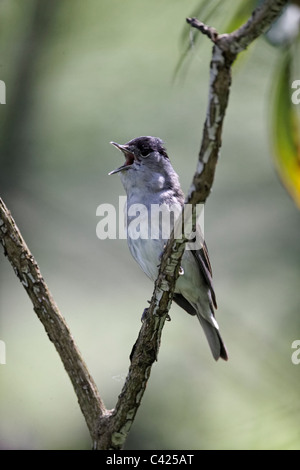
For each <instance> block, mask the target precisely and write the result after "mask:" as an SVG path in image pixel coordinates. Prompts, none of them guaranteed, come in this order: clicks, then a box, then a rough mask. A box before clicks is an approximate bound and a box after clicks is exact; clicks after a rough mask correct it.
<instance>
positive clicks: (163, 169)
mask: <svg viewBox="0 0 300 470" xmlns="http://www.w3.org/2000/svg"><path fill="white" fill-rule="evenodd" d="M111 144H113V145H114V146H115V147H117V148H118V149H119V150H121V152H122V153H123V154H124V156H125V163H124V164H123V165H122V166H120V167H119V168H117V169H116V170H113V171H111V172H110V173H109V174H110V175H112V174H114V173H120V176H121V181H122V183H123V186H124V188H125V191H126V193H127V208H126V211H127V240H128V246H129V249H130V252H131V254H132V256H133V257H134V259H135V260H136V261H137V263H138V264H139V265H140V267H141V268H142V270H143V271H144V272H145V273H146V274H147V276H148V277H149V278H150V279H152V281H155V279H156V278H157V274H158V266H159V263H160V258H161V254H162V252H163V248H164V245H165V243H166V239H168V238H169V235H170V233H168V234H167V233H166V232H165V231H164V228H163V226H162V223H157V218H155V217H154V218H153V217H151V211H153V209H154V208H156V209H157V207H159V208H162V207H163V208H164V210H167V212H168V211H173V213H174V216H175V218H176V217H178V216H179V215H180V214H181V210H182V206H183V204H184V195H183V192H182V190H181V187H180V183H179V178H178V175H177V174H176V173H175V171H174V169H173V167H172V165H171V162H170V160H169V157H168V155H167V152H166V149H165V147H164V145H163V142H162V140H161V139H159V138H157V137H150V136H146V137H137V138H136V139H133V140H130V141H129V142H128V143H127V144H125V145H120V144H117V143H115V142H111ZM137 214H138V218H137ZM135 220H136V221H138V224H136V223H135ZM154 220H155V222H154ZM151 221H152V226H151ZM154 223H155V227H154V226H153V225H154ZM173 223H174V221H173ZM137 225H138V227H137ZM172 227H173V224H172ZM172 227H171V229H172ZM197 231H199V233H198V232H197V234H198V235H199V239H201V245H200V246H199V249H194V250H188V249H186V250H185V252H184V254H183V257H182V261H181V266H182V275H180V276H179V277H178V279H177V282H176V287H175V293H174V297H173V300H174V301H175V302H176V303H177V304H178V305H179V306H180V307H182V308H183V309H184V310H186V312H188V313H189V314H191V315H197V317H198V319H199V322H200V324H201V326H202V328H203V330H204V333H205V335H206V338H207V340H208V343H209V346H210V349H211V351H212V354H213V357H214V358H215V360H218V359H219V357H221V358H222V359H224V360H227V359H228V356H227V351H226V347H225V345H224V343H223V340H222V338H221V336H220V333H219V326H218V324H217V322H216V320H215V315H214V308H216V307H217V304H216V297H215V293H214V289H213V285H212V271H211V265H210V261H209V257H208V252H207V247H206V244H205V242H204V240H202V238H201V233H200V229H199V228H198V229H197ZM153 234H155V236H154V235H153ZM197 234H196V238H197ZM157 235H158V236H157Z"/></svg>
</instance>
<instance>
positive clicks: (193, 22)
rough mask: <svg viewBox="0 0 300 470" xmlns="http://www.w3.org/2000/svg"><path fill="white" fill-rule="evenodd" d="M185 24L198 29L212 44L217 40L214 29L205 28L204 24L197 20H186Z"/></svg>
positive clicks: (216, 33)
mask: <svg viewBox="0 0 300 470" xmlns="http://www.w3.org/2000/svg"><path fill="white" fill-rule="evenodd" d="M186 22H187V23H188V24H189V25H191V27H192V28H196V29H199V31H201V33H202V34H205V35H206V36H208V37H209V39H210V40H211V41H212V42H216V40H217V39H218V32H217V30H216V29H215V28H212V27H211V26H207V25H206V24H204V23H202V22H201V21H199V20H198V19H197V18H187V19H186Z"/></svg>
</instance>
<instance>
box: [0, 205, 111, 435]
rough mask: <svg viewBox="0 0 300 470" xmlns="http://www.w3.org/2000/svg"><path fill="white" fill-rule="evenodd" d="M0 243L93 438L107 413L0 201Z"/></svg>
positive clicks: (31, 257) (68, 333)
mask: <svg viewBox="0 0 300 470" xmlns="http://www.w3.org/2000/svg"><path fill="white" fill-rule="evenodd" d="M0 242H1V244H2V246H3V248H4V254H5V255H6V256H7V258H8V259H9V261H10V263H11V265H12V267H13V269H14V271H15V273H16V275H17V276H18V278H19V280H20V281H21V284H22V285H23V287H24V289H25V290H26V292H27V294H28V296H29V298H30V300H31V302H32V304H33V308H34V311H35V312H36V314H37V316H38V317H39V319H40V321H41V322H42V324H43V325H44V328H45V330H46V333H47V335H48V337H49V339H50V341H52V343H53V344H54V346H55V348H56V350H57V352H58V354H59V355H60V358H61V360H62V362H63V364H64V366H65V369H66V371H67V373H68V375H69V377H70V380H71V382H72V384H73V387H74V390H75V393H76V395H77V398H78V402H79V405H80V408H81V411H82V413H83V415H84V417H85V420H86V423H87V426H88V428H89V430H90V433H91V436H92V438H93V437H94V434H95V429H96V423H97V422H98V420H99V416H100V415H105V414H106V413H107V411H106V409H105V407H104V404H103V402H102V400H101V398H100V395H99V392H98V390H97V387H96V385H95V383H94V381H93V379H92V377H91V376H90V374H89V371H88V369H87V367H86V364H85V362H84V360H83V358H82V356H81V354H80V352H79V350H78V348H77V346H76V344H75V342H74V339H73V337H72V335H71V332H70V330H69V328H68V326H67V324H66V321H65V319H64V318H63V316H62V315H61V313H60V311H59V309H58V307H57V305H56V303H55V301H54V299H53V298H52V295H51V293H50V292H49V289H48V286H47V284H46V283H45V281H44V279H43V277H42V275H41V272H40V269H39V267H38V265H37V263H36V261H35V259H34V257H33V256H32V254H31V252H30V251H29V249H28V247H27V245H26V243H25V241H24V239H23V237H22V235H21V233H20V231H19V229H18V227H17V226H16V223H15V221H14V219H13V218H12V216H11V214H10V212H9V210H8V209H7V207H6V206H5V204H4V202H3V201H2V199H1V198H0Z"/></svg>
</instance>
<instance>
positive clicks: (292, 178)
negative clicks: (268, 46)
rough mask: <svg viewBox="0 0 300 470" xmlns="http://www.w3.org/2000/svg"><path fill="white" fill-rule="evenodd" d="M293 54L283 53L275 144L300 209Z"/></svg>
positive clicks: (276, 155)
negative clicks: (292, 71) (292, 76)
mask: <svg viewBox="0 0 300 470" xmlns="http://www.w3.org/2000/svg"><path fill="white" fill-rule="evenodd" d="M292 57H293V56H292V54H291V52H290V49H288V50H287V51H285V52H283V53H282V54H281V59H280V60H281V62H280V64H279V67H278V70H277V73H278V76H277V81H276V86H275V92H274V97H273V103H272V141H273V146H274V159H275V165H276V170H277V173H278V175H279V178H280V179H281V181H282V183H283V185H284V186H285V188H286V190H287V191H288V193H289V194H290V196H291V197H292V198H293V200H294V202H295V204H296V205H297V207H298V208H299V209H300V120H299V116H298V113H297V106H300V104H298V105H297V104H294V103H293V102H292V94H293V92H294V91H295V90H293V88H292V87H291V85H292V82H293V80H292V79H291V69H292Z"/></svg>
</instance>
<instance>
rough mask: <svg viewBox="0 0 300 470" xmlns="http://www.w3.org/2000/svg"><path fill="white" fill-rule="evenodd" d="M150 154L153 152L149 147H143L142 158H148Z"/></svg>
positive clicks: (141, 150)
mask: <svg viewBox="0 0 300 470" xmlns="http://www.w3.org/2000/svg"><path fill="white" fill-rule="evenodd" d="M150 153H151V150H150V148H149V147H142V148H141V149H140V154H141V157H143V158H146V157H148V155H150Z"/></svg>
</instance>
